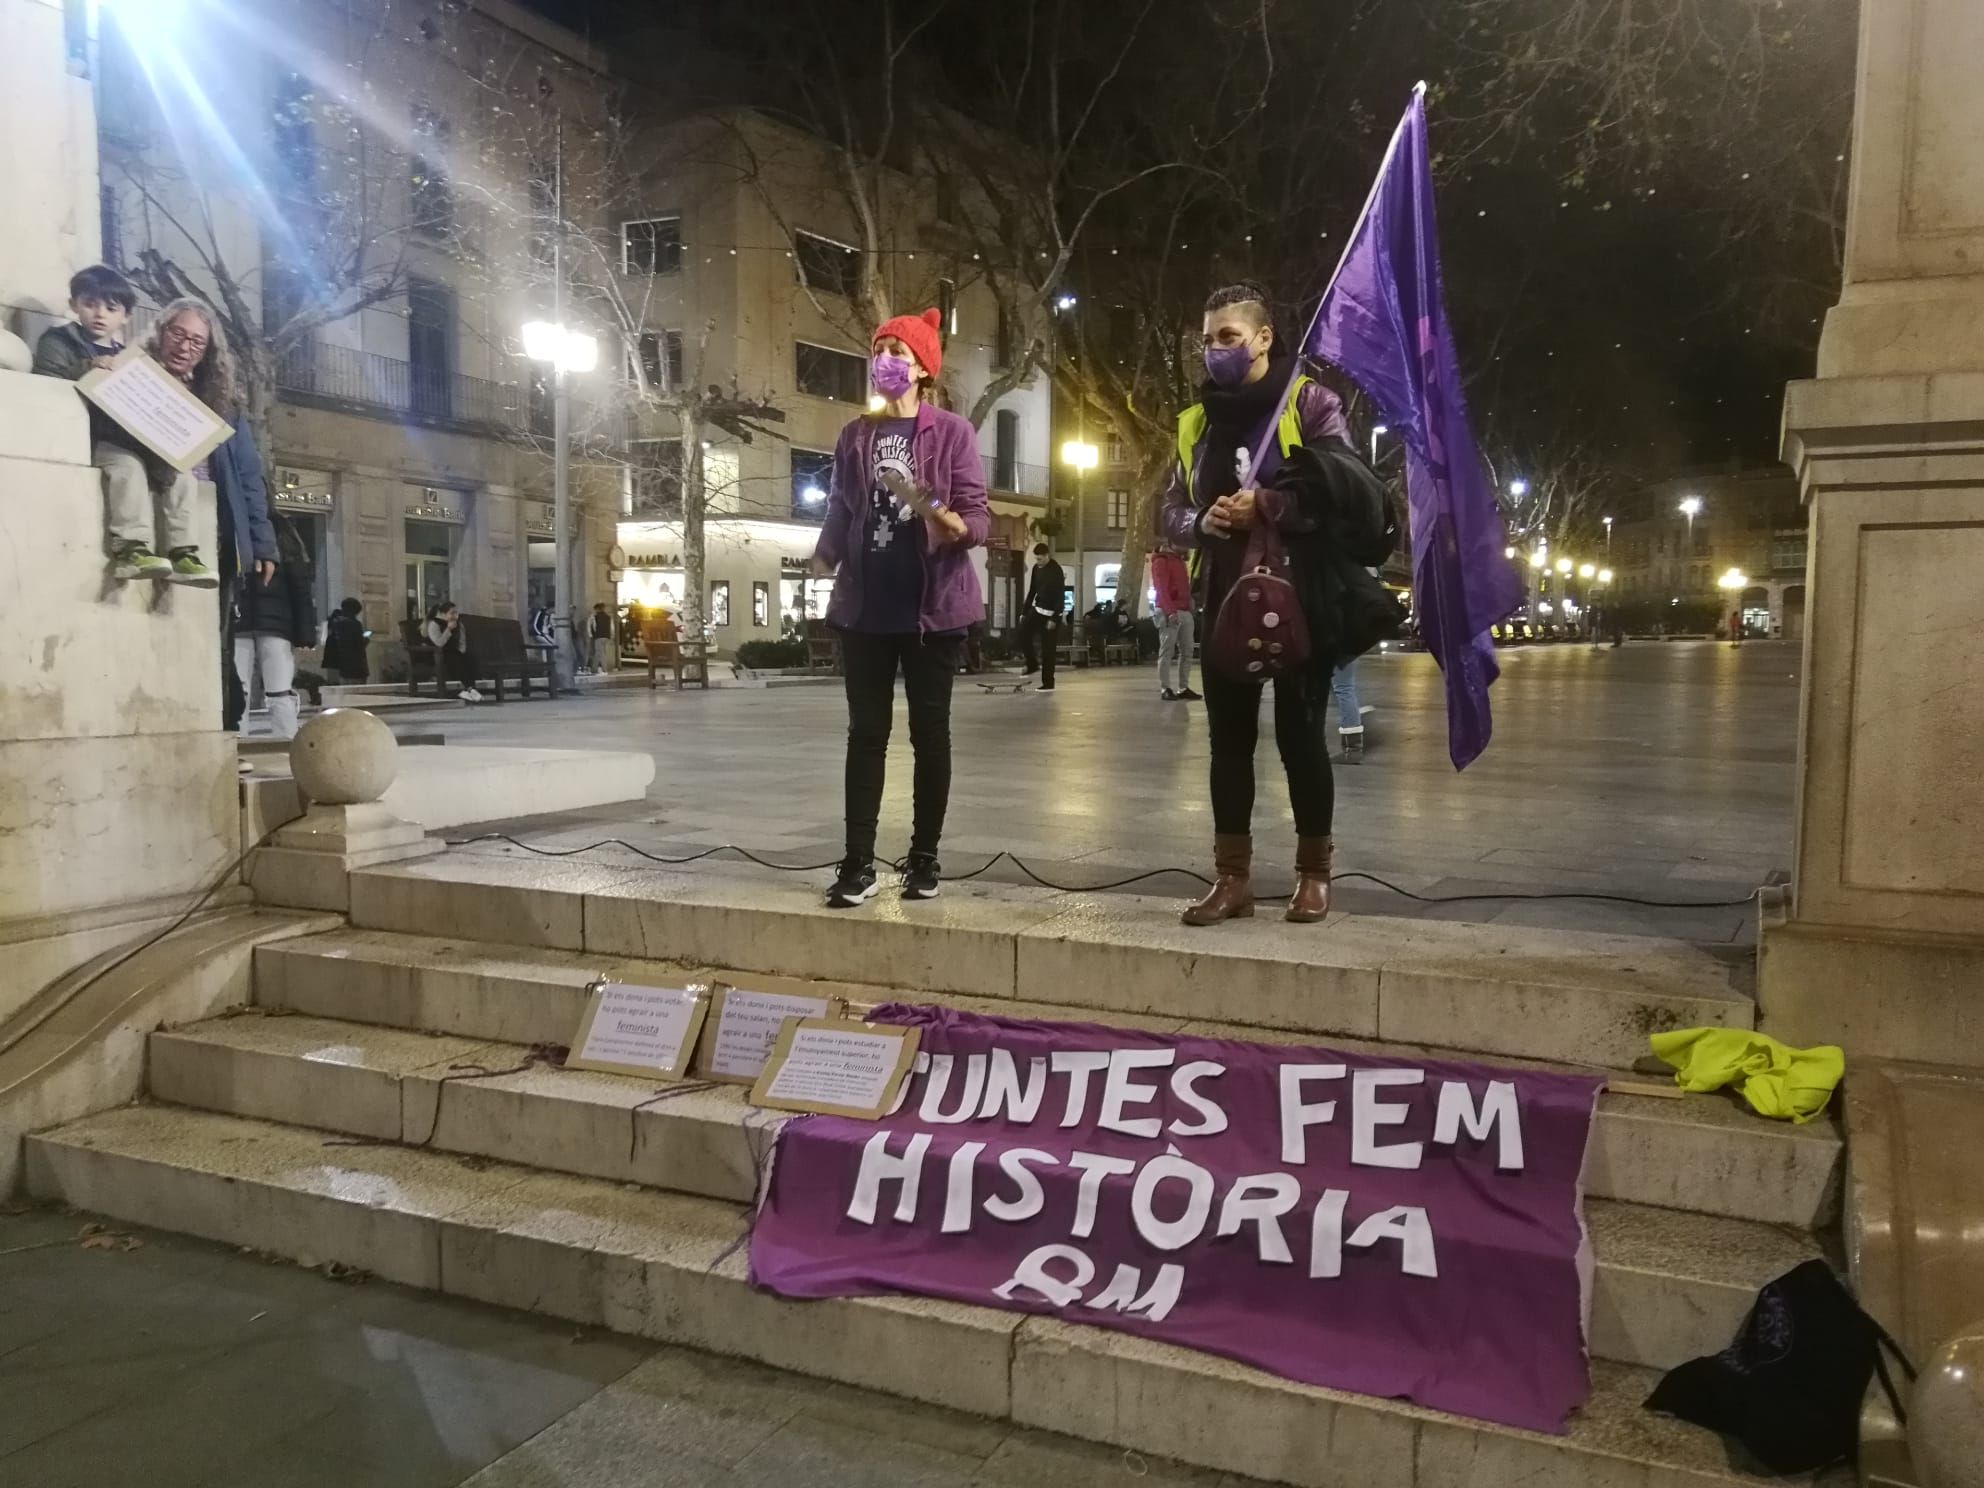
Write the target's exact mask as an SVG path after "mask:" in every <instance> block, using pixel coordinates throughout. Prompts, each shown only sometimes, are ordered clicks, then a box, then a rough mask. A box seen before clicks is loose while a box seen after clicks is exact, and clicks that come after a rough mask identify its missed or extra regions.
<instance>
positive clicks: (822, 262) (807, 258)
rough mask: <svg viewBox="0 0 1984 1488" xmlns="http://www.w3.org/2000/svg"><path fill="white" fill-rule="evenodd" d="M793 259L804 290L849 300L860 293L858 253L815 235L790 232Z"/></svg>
mask: <svg viewBox="0 0 1984 1488" xmlns="http://www.w3.org/2000/svg"><path fill="white" fill-rule="evenodd" d="M792 246H793V257H794V258H796V259H797V260H798V261H799V278H800V281H801V282H802V283H804V284H805V285H806V287H807V288H808V289H817V290H821V291H823V292H824V293H827V294H837V295H846V296H847V297H848V298H849V299H853V298H854V296H855V295H857V294H858V293H860V290H861V252H860V250H859V249H856V248H850V247H848V246H847V244H845V243H836V242H835V241H834V240H833V239H832V238H823V237H821V236H820V235H819V234H818V233H809V232H802V233H794V234H793V235H792Z"/></svg>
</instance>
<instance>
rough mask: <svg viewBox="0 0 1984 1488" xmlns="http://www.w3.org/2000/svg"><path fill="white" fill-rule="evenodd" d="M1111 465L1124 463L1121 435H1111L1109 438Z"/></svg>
mask: <svg viewBox="0 0 1984 1488" xmlns="http://www.w3.org/2000/svg"><path fill="white" fill-rule="evenodd" d="M1109 463H1110V464H1111V465H1121V464H1122V463H1123V436H1122V435H1121V434H1111V435H1110V436H1109Z"/></svg>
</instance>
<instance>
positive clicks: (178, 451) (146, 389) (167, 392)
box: [76, 346, 234, 471]
mask: <svg viewBox="0 0 1984 1488" xmlns="http://www.w3.org/2000/svg"><path fill="white" fill-rule="evenodd" d="M76 386H77V387H78V388H79V389H80V390H81V391H82V394H83V396H84V397H85V398H88V399H89V400H90V402H92V403H94V404H95V405H96V406H97V407H98V408H101V409H102V410H103V411H104V412H105V413H107V414H109V415H110V416H111V417H112V418H114V419H115V420H117V422H118V424H119V425H121V426H122V427H123V428H124V430H125V431H126V432H127V433H129V434H130V435H131V436H132V437H133V438H135V439H137V440H138V441H139V442H140V443H141V444H143V445H144V447H145V448H146V449H148V450H150V451H151V452H152V453H153V454H155V455H157V456H158V457H159V458H160V459H161V460H163V461H165V463H166V464H168V465H170V466H171V467H172V468H173V469H174V470H181V471H184V470H191V469H192V468H193V467H194V466H196V465H198V464H199V463H200V462H201V461H202V460H204V459H206V457H207V456H208V455H211V454H212V453H213V452H214V451H215V450H217V449H219V448H220V447H221V446H222V445H223V444H225V443H226V442H227V440H228V438H229V436H230V435H232V434H233V433H234V428H233V426H232V425H230V424H229V423H228V422H227V420H226V419H224V418H222V417H221V416H220V415H219V414H217V413H215V412H214V411H213V410H212V409H211V408H209V407H207V405H206V404H204V403H202V402H201V401H200V400H199V399H198V398H196V397H194V396H193V395H192V394H191V393H190V392H188V391H187V390H186V386H185V384H184V383H182V382H180V381H179V379H178V378H176V377H174V376H173V375H172V374H171V373H170V372H168V371H166V370H165V368H164V367H162V366H160V365H159V364H158V363H157V362H156V361H154V360H153V359H152V358H151V356H150V355H149V354H147V353H146V352H145V351H143V350H142V349H141V348H139V347H136V346H131V347H126V348H125V349H124V350H123V351H122V352H120V353H119V354H118V356H117V360H116V362H115V364H114V365H112V366H111V367H110V368H109V369H107V370H106V369H104V368H101V367H99V368H97V369H96V370H95V371H93V372H87V373H85V374H84V375H83V377H82V378H81V380H80V381H78V382H77V384H76Z"/></svg>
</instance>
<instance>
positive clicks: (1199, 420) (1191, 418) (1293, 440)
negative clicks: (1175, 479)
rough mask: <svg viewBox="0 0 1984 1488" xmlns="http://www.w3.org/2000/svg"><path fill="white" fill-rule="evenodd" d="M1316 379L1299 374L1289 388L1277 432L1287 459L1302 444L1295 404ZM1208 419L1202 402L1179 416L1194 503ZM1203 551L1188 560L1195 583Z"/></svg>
mask: <svg viewBox="0 0 1984 1488" xmlns="http://www.w3.org/2000/svg"><path fill="white" fill-rule="evenodd" d="M1313 381H1315V379H1314V378H1312V377H1310V376H1309V375H1308V374H1307V373H1303V374H1302V375H1301V376H1299V377H1297V378H1296V379H1295V386H1294V387H1293V388H1291V389H1289V393H1288V402H1287V404H1286V405H1285V406H1284V407H1283V408H1282V410H1281V422H1280V424H1278V425H1277V426H1276V429H1275V432H1276V433H1277V434H1278V435H1279V436H1280V439H1281V457H1282V458H1283V459H1284V460H1285V459H1287V458H1288V455H1289V452H1290V451H1291V450H1296V449H1300V448H1301V447H1302V416H1301V414H1299V413H1297V412H1296V411H1295V405H1296V404H1297V403H1298V402H1299V401H1300V400H1301V397H1302V389H1303V388H1305V387H1307V386H1308V385H1309V384H1310V383H1311V382H1313ZM1208 422H1209V421H1208V419H1207V418H1206V406H1205V404H1203V403H1194V404H1193V405H1192V406H1191V407H1190V408H1187V409H1186V410H1185V411H1184V412H1183V413H1181V414H1179V415H1178V464H1179V466H1180V467H1181V468H1182V469H1183V470H1184V472H1185V496H1186V498H1187V499H1188V500H1192V501H1194V502H1196V500H1197V497H1198V492H1197V491H1195V490H1194V489H1193V487H1194V486H1195V485H1196V484H1197V481H1198V471H1197V470H1196V469H1195V468H1194V467H1195V466H1196V465H1197V463H1198V462H1197V460H1196V459H1195V458H1194V456H1196V455H1197V454H1198V452H1199V441H1201V440H1202V439H1204V438H1205V437H1206V424H1207V423H1208ZM1249 453H1252V451H1249ZM1200 552H1201V549H1199V548H1193V549H1192V555H1191V557H1190V558H1189V559H1188V560H1187V567H1188V568H1189V569H1190V571H1191V575H1192V579H1193V582H1195V583H1196V582H1197V581H1198V577H1199V554H1200Z"/></svg>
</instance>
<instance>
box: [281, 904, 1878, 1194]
mask: <svg viewBox="0 0 1984 1488" xmlns="http://www.w3.org/2000/svg"><path fill="white" fill-rule="evenodd" d="M713 974H715V973H713V972H712V971H711V969H710V968H708V967H694V966H683V965H680V964H675V963H667V962H656V961H643V960H639V959H633V958H628V957H615V956H588V955H585V954H584V953H581V952H568V951H553V950H537V949H531V948H529V947H523V946H506V945H490V944H472V943H467V942H463V941H458V940H439V939H434V938H430V937H425V936H417V935H400V934H395V933H391V932H385V931H376V930H350V929H347V930H340V931H336V932H333V933H331V934H328V935H317V936H312V937H310V938H308V939H304V940H293V941H286V942H284V943H282V944H280V945H274V946H268V947H265V948H263V949H262V950H261V951H260V952H259V953H258V957H257V961H256V967H255V983H256V992H255V995H256V1000H257V1002H258V1003H260V1004H261V1005H262V1006H264V1007H267V1008H273V1009H280V1010H283V1011H287V1012H293V1013H302V1014H309V1015H313V1016H316V1017H327V1018H338V1019H343V1020H347V1021H350V1022H358V1023H372V1024H379V1025H382V1026H385V1027H389V1028H408V1029H416V1030H421V1031H424V1032H429V1033H444V1034H451V1035H455V1036H457V1037H460V1038H464V1039H469V1040H472V1041H478V1042H495V1043H505V1044H526V1045H527V1044H537V1043H547V1044H550V1043H565V1042H568V1041H569V1040H570V1039H571V1037H572V1034H573V1032H574V1031H575V1030H576V1029H577V1028H578V1025H579V1016H580V1013H581V1011H582V1009H583V1006H584V1001H585V988H586V985H587V984H588V983H590V982H591V981H593V980H594V979H595V978H598V977H600V976H614V977H621V978H625V979H628V980H633V981H645V982H650V983H655V982H659V983H663V984H667V983H670V982H675V983H678V984H679V983H680V982H681V981H683V980H685V979H694V978H706V977H709V976H711V975H713ZM829 990H838V991H841V992H843V993H845V994H846V995H849V996H851V997H853V998H854V999H856V1000H859V1001H881V1000H885V999H887V998H890V997H895V996H903V995H907V996H912V997H914V996H916V994H913V993H907V994H905V993H898V992H894V991H891V990H889V989H887V988H879V987H865V986H861V985H859V984H837V986H836V987H834V988H832V989H829ZM1029 990H1032V989H1029ZM920 1000H936V1001H940V1002H944V1003H947V1004H950V1005H952V1006H956V1007H962V1008H964V1009H966V1010H968V1011H972V1012H1003V1013H1006V1014H1009V1015H1012V1016H1018V1017H1041V1018H1076V1019H1085V1020H1089V1021H1098V1022H1103V1023H1116V1024H1119V1025H1126V1026H1132V1027H1144V1028H1153V1029H1157V1030H1160V1031H1167V1032H1168V1031H1186V1032H1190V1033H1193V1034H1203V1035H1206V1036H1208V1037H1214V1038H1239V1039H1256V1040H1258V1039H1263V1038H1265V1039H1270V1040H1280V1039H1287V1038H1292V1037H1297V1035H1294V1034H1290V1033H1286V1032H1282V1033H1276V1032H1274V1031H1271V1030H1262V1029H1258V1028H1246V1027H1242V1026H1239V1025H1234V1024H1223V1023H1213V1022H1200V1021H1187V1020H1185V1019H1181V1018H1178V1017H1171V1018H1163V1017H1155V1016H1151V1015H1137V1014H1126V1013H1120V1012H1110V1011H1106V1010H1089V1009H1084V1008H1079V1007H1075V1006H1071V1005H1067V1004H1063V1005H1060V1006H1052V1005H1047V1004H1041V1003H1032V1002H1021V1001H1014V1000H1009V999H999V998H990V999H988V998H973V997H966V996H960V995H957V994H945V995H940V996H938V997H936V998H935V999H929V998H927V997H926V998H923V999H920ZM1316 1037H1317V1038H1319V1039H1323V1040H1326V1041H1327V1042H1329V1043H1331V1044H1334V1045H1337V1046H1339V1047H1348V1048H1367V1047H1372V1044H1371V1043H1370V1041H1368V1040H1358V1039H1346V1038H1342V1037H1330V1036H1326V1035H1316ZM1389 1047H1391V1048H1393V1049H1394V1051H1395V1052H1413V1053H1418V1054H1424V1055H1426V1056H1427V1057H1433V1058H1441V1057H1452V1058H1468V1057H1478V1056H1469V1055H1466V1054H1463V1053H1459V1052H1457V1051H1455V1050H1453V1049H1450V1048H1440V1047H1432V1046H1426V1045H1419V1044H1399V1045H1392V1046H1389ZM1500 1058H1501V1060H1502V1062H1505V1063H1519V1064H1533V1063H1537V1062H1538V1061H1533V1060H1509V1059H1507V1057H1506V1056H1500ZM456 1093H459V1092H451V1094H456ZM1841 1163H1842V1149H1841V1144H1840V1140H1839V1134H1838V1130H1837V1128H1836V1127H1835V1126H1834V1125H1833V1123H1832V1122H1831V1121H1829V1120H1824V1121H1818V1122H1814V1123H1812V1124H1810V1125H1808V1126H1802V1127H1800V1126H1792V1125H1790V1124H1788V1123H1784V1122H1773V1121H1765V1120H1763V1119H1762V1118H1760V1117H1758V1116H1756V1115H1754V1114H1753V1113H1751V1112H1750V1111H1749V1110H1748V1109H1747V1108H1746V1107H1744V1106H1742V1105H1741V1104H1740V1103H1738V1102H1736V1101H1733V1100H1731V1099H1728V1098H1726V1097H1723V1096H1689V1097H1686V1098H1685V1099H1679V1100H1675V1099H1661V1098H1654V1097H1646V1096H1628V1095H1613V1094H1607V1095H1605V1096H1603V1097H1601V1098H1600V1100H1599V1108H1598V1124H1597V1129H1596V1132H1595V1134H1594V1137H1593V1143H1592V1160H1591V1169H1590V1172H1589V1173H1588V1174H1587V1185H1588V1189H1589V1191H1590V1192H1591V1193H1592V1194H1594V1195H1595V1196H1597V1197H1600V1198H1612V1199H1620V1200H1624V1201H1627V1202H1631V1203H1636V1204H1652V1205H1657V1206H1660V1207H1663V1208H1670V1209H1684V1210H1689V1211H1693V1212H1698V1213H1703V1214H1713V1215H1725V1216H1729V1217H1733V1218H1740V1219H1751V1220H1757V1221H1761V1222H1765V1223H1770V1224H1783V1225H1791V1226H1794V1227H1797V1228H1800V1229H1817V1228H1819V1227H1821V1226H1823V1225H1826V1224H1829V1223H1830V1222H1831V1220H1832V1218H1833V1216H1834V1214H1835V1212H1836V1207H1837V1202H1838V1192H1839V1171H1840V1167H1841Z"/></svg>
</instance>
